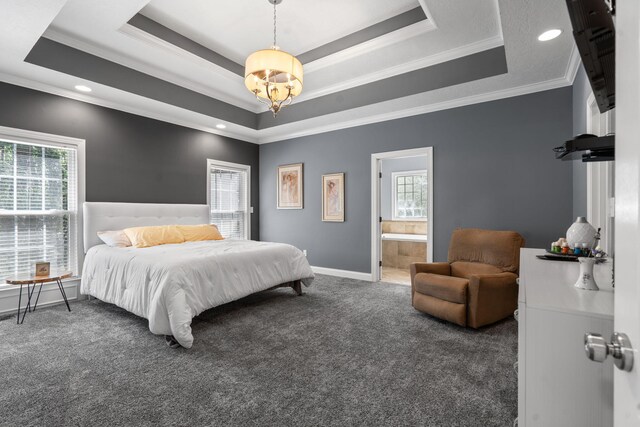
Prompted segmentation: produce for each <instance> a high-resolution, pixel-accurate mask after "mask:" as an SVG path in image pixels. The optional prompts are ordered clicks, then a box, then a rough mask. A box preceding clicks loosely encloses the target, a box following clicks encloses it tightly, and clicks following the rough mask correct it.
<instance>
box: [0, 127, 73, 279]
mask: <svg viewBox="0 0 640 427" xmlns="http://www.w3.org/2000/svg"><path fill="white" fill-rule="evenodd" d="M76 157H77V152H76V149H75V148H67V147H60V146H42V145H32V144H27V143H15V142H7V141H1V140H0V279H5V278H7V277H9V276H15V275H18V274H25V273H33V271H34V264H35V263H36V262H38V261H48V262H50V263H51V270H52V271H55V270H58V271H61V270H69V271H72V272H74V273H77V268H78V257H77V254H78V247H77V242H78V239H77V232H78V231H77V206H78V194H77V192H78V177H77V159H76ZM3 281H4V280H3Z"/></svg>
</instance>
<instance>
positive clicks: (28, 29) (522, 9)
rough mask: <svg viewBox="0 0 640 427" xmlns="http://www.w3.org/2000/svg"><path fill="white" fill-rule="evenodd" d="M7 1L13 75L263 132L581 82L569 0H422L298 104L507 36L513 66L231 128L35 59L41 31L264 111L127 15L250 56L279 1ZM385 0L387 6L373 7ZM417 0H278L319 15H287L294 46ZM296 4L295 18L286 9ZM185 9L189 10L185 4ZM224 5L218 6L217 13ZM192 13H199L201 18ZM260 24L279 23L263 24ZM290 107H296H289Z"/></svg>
mask: <svg viewBox="0 0 640 427" xmlns="http://www.w3.org/2000/svg"><path fill="white" fill-rule="evenodd" d="M2 1H3V4H2V8H3V15H5V20H4V22H5V23H9V25H4V26H0V50H1V51H2V53H3V54H2V57H1V58H0V80H1V81H6V82H9V83H14V84H18V85H22V86H26V87H32V88H35V89H38V90H43V91H47V92H51V93H56V94H59V95H62V96H68V97H71V98H75V99H81V100H83V101H87V102H92V103H95V104H99V105H105V106H108V107H111V108H116V109H120V110H123V111H128V112H132V113H135V114H140V115H145V116H149V117H153V118H157V119H160V120H165V121H169V122H172V123H177V124H180V125H184V126H189V127H193V128H196V129H201V130H205V131H209V132H213V133H218V134H224V135H228V136H233V137H236V138H239V139H244V140H248V141H252V142H271V141H275V140H280V139H286V138H290V137H293V136H297V135H306V134H312V133H318V132H322V131H327V130H331V129H337V128H341V127H349V126H355V125H359V124H364V123H370V122H375V121H381V120H389V119H392V118H397V117H403V116H407V115H413V114H420V113H424V112H428V111H434V110H437V109H443V108H451V107H454V106H457V105H465V104H469V103H475V102H481V101H485V100H490V99H497V98H500V97H506V96H514V95H517V94H523V93H530V92H534V91H538V90H545V89H549V88H553V87H561V86H567V85H570V84H571V83H572V82H573V77H574V76H575V71H576V70H577V65H578V58H577V55H576V52H575V49H574V47H573V46H574V43H573V39H572V35H571V31H570V23H569V19H568V14H567V12H566V4H565V1H564V0H536V1H535V2H532V1H530V0H420V5H421V6H422V7H423V8H424V9H425V13H426V14H427V16H428V17H429V18H430V19H429V21H423V22H419V23H416V24H413V25H412V26H410V27H407V28H404V29H401V30H398V31H395V32H393V33H390V34H387V35H384V36H382V37H379V38H377V39H374V40H372V41H370V42H367V43H364V44H362V45H360V46H356V47H354V48H351V49H348V50H346V51H343V52H338V53H337V54H334V55H331V56H329V57H326V58H323V59H320V60H318V61H314V62H312V63H310V64H305V88H304V91H303V94H302V96H301V97H299V99H297V100H296V101H295V102H294V104H293V105H292V106H291V107H289V108H295V103H296V102H303V101H304V100H308V99H312V98H314V97H317V96H322V95H326V94H328V93H333V92H336V91H340V90H343V89H346V88H349V87H354V86H358V85H361V84H365V83H368V82H372V81H376V80H379V79H382V78H386V77H390V76H395V75H399V74H402V73H404V72H407V71H411V70H415V69H418V68H423V67H426V66H429V65H433V64H437V63H439V62H444V61H447V60H450V59H454V58H458V57H461V56H465V55H469V54H472V53H476V52H480V51H482V50H486V49H488V48H492V47H496V46H499V45H502V44H504V46H505V50H506V56H507V63H508V68H509V72H508V73H507V74H504V75H499V76H494V77H490V78H485V79H482V80H478V81H473V82H469V83H464V84H459V85H456V86H452V87H447V88H443V89H438V90H433V91H429V92H425V93H420V94H416V95H412V96H408V97H404V98H400V99H395V100H392V101H387V102H381V103H378V104H373V105H368V106H365V107H360V108H356V109H351V110H348V111H343V112H340V113H335V114H330V115H325V116H321V117H316V118H311V119H308V120H303V121H299V122H295V123H290V124H283V125H280V126H275V127H272V128H268V129H264V130H260V131H256V130H254V129H249V128H246V127H243V126H238V125H234V124H232V123H226V124H227V129H225V130H224V131H220V130H218V129H216V128H215V125H216V124H218V123H219V122H220V120H219V119H217V118H215V117H209V116H205V115H203V114H199V113H195V112H192V111H189V110H185V109H182V108H179V107H175V106H173V105H170V104H166V103H162V102H158V101H155V100H151V99H148V98H145V97H142V96H138V95H134V94H131V93H128V92H124V91H121V90H119V89H116V88H112V87H108V86H104V85H100V84H98V83H95V82H85V81H81V79H78V78H76V77H73V76H70V75H67V74H63V73H59V72H56V71H52V70H49V69H46V68H43V67H38V66H36V65H33V64H29V63H25V62H24V58H25V56H26V55H27V54H28V53H29V51H30V49H31V47H32V46H33V44H34V43H35V42H36V41H37V40H38V38H39V37H40V36H41V35H43V34H45V35H46V36H47V37H49V38H52V39H54V40H57V41H59V42H61V43H64V44H67V45H70V46H72V47H76V48H78V49H80V50H83V51H86V52H88V53H91V54H94V55H97V56H100V57H103V58H105V59H108V60H111V61H114V62H117V63H119V64H122V65H125V66H127V67H130V68H133V69H136V70H138V71H142V72H144V73H147V74H150V75H152V76H155V77H158V78H161V79H163V80H167V81H169V82H172V83H175V84H178V85H180V86H183V87H186V88H188V89H192V90H195V91H197V92H200V93H203V94H205V95H208V96H211V97H214V98H217V99H220V100H222V101H224V102H227V103H230V104H233V105H236V106H239V107H242V108H245V109H249V110H251V111H255V112H259V111H264V110H263V109H262V108H261V107H260V106H258V105H257V104H256V102H255V99H254V98H253V96H252V95H251V94H250V93H249V92H248V91H247V90H246V89H245V88H244V85H243V82H242V78H241V77H239V76H237V75H235V74H233V73H231V72H229V71H227V70H225V69H223V68H221V67H219V66H216V65H214V64H212V63H209V62H207V61H204V60H203V59H201V58H198V57H196V56H194V55H191V54H188V53H185V52H184V51H180V50H179V49H176V48H172V47H171V46H166V45H165V44H163V43H159V42H158V41H157V40H153V39H152V38H148V37H140V36H139V34H136V32H135V31H130V30H131V27H130V26H127V25H126V22H127V21H128V20H129V19H130V18H131V17H132V16H134V15H135V14H136V13H138V12H140V11H141V10H142V9H143V8H144V11H145V14H146V15H147V16H149V17H151V18H154V19H157V20H158V21H160V22H162V23H163V24H164V25H166V26H171V28H172V29H174V30H175V31H178V32H180V33H182V34H183V35H186V36H188V37H191V38H193V39H194V40H195V41H198V42H200V43H202V44H205V45H207V46H209V47H210V48H212V49H214V50H217V51H218V52H220V53H225V54H228V55H229V56H230V57H232V59H234V60H238V58H240V59H242V58H243V57H244V55H245V53H242V51H243V50H247V51H252V50H253V49H255V48H254V47H253V44H255V43H259V44H260V45H259V46H258V47H257V48H263V47H265V43H266V45H267V46H268V45H269V44H270V43H271V42H270V33H269V30H268V27H269V25H270V19H271V17H270V9H269V6H270V5H269V4H268V3H267V1H266V0H234V1H231V2H226V3H225V2H220V1H217V2H215V4H216V5H217V6H218V8H219V10H218V9H216V8H213V7H212V6H210V5H211V4H213V2H205V1H202V0H200V1H195V0H186V1H181V2H179V4H180V6H179V7H178V6H175V5H176V4H177V3H178V2H171V1H169V0H153V1H151V2H149V0H2ZM248 2H251V5H253V6H254V7H253V8H250V9H251V10H250V13H249V12H247V16H248V18H246V19H247V21H246V23H245V19H244V18H243V19H241V20H240V21H237V20H236V21H234V19H229V16H236V17H238V16H241V15H242V12H243V11H244V10H245V8H248V6H247V5H246V3H248ZM262 3H264V4H262ZM374 3H375V5H373V6H375V7H372V4H374ZM203 4H205V5H209V6H203V7H204V8H205V9H204V10H202V11H201V10H198V9H197V6H198V5H201V6H202V5H203ZM336 4H339V5H340V6H336ZM345 4H346V5H345ZM415 5H416V3H415V2H412V1H405V0H398V1H395V0H394V1H393V2H389V1H382V0H349V1H348V2H345V1H339V0H323V1H312V0H284V2H283V3H282V4H281V5H280V6H278V8H279V10H278V15H279V16H280V15H282V18H283V22H285V20H286V19H289V20H291V21H296V19H297V21H299V22H302V21H306V20H308V21H309V22H311V21H313V23H314V25H313V26H312V25H311V24H309V25H308V26H307V27H305V31H300V30H297V29H295V30H294V28H293V27H290V31H291V32H292V33H293V36H291V35H290V34H291V33H290V34H286V32H285V31H286V28H285V27H286V24H285V25H283V29H282V35H281V37H280V41H279V44H280V45H281V46H282V47H283V48H284V49H289V50H292V51H295V50H296V49H299V50H301V51H305V50H308V49H309V46H311V47H314V46H316V45H319V44H324V43H326V42H327V41H331V38H333V39H335V38H336V37H340V36H342V35H345V33H349V32H351V31H353V30H357V29H361V28H363V27H366V26H368V25H371V24H374V23H376V22H379V21H380V20H383V19H386V18H388V17H391V16H393V15H395V14H397V13H401V12H403V11H405V10H408V9H411V8H413V7H414V6H415ZM243 6H244V8H243ZM172 8H175V9H176V10H174V11H173V12H176V13H173V12H171V10H172ZM287 8H288V9H289V11H288V12H287V13H290V15H289V18H286V16H285V9H287ZM259 9H264V13H265V14H266V15H268V16H264V17H262V16H260V14H258V12H256V11H257V10H259ZM154 10H155V11H154ZM160 10H163V11H164V13H168V14H172V16H173V17H172V19H173V21H172V22H169V21H168V20H163V19H164V18H162V19H161V18H160V17H159V16H158V15H156V16H152V14H153V13H160V12H159V11H160ZM178 10H179V11H180V13H177V11H178ZM310 10H313V11H314V12H316V13H320V12H323V11H324V12H323V13H321V14H320V16H326V15H327V13H328V12H327V11H332V12H333V14H330V15H329V18H324V19H317V16H318V15H316V14H314V13H307V12H308V11H310ZM336 10H339V11H340V13H339V14H337V15H339V17H337V16H336V14H335V11H336ZM149 11H154V12H149ZM214 11H216V12H218V13H214V14H213V15H211V13H212V12H214ZM383 11H384V13H383ZM227 12H229V13H227ZM207 14H208V15H207ZM189 16H191V18H192V19H191V21H189ZM207 16H223V17H227V19H223V22H222V23H221V25H220V26H219V27H217V28H216V30H215V31H219V32H218V33H215V34H216V35H215V36H214V30H213V29H211V31H210V32H209V33H207V31H206V22H207ZM292 17H297V18H296V19H293V18H292ZM214 19H216V18H214ZM263 21H264V22H263ZM185 22H191V25H190V26H189V25H186V24H185ZM222 24H224V25H222ZM179 25H182V26H183V27H179ZM260 25H264V26H265V28H267V29H266V30H263V29H260V28H259V26H260ZM187 27H189V28H187ZM554 27H557V28H561V29H563V30H564V33H563V34H562V35H561V36H560V37H559V38H558V39H555V40H553V41H550V42H547V43H540V42H538V41H537V36H538V34H540V33H541V32H543V31H544V30H546V29H549V28H554ZM263 31H266V32H267V34H266V36H265V35H263V34H262V33H263ZM196 33H198V34H199V35H196ZM329 34H331V37H330V36H329ZM199 37H202V39H199ZM207 37H209V39H206V38H207ZM265 38H266V40H265ZM220 40H225V41H224V42H223V43H222V45H224V46H227V47H229V46H233V48H230V47H229V51H224V52H223V49H221V48H220V47H219V46H217V45H216V44H215V43H216V41H217V43H220ZM234 40H235V41H234ZM287 44H288V45H287ZM229 52H231V53H229ZM234 52H235V53H234ZM296 53H297V52H296ZM233 55H239V56H233ZM239 62H242V61H241V60H239ZM79 83H84V84H88V85H89V86H91V87H92V88H93V89H94V90H93V92H92V93H91V94H80V93H78V92H75V91H73V89H72V88H73V86H74V85H76V84H79ZM281 114H286V110H284V111H283V112H282V113H281Z"/></svg>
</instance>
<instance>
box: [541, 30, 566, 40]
mask: <svg viewBox="0 0 640 427" xmlns="http://www.w3.org/2000/svg"><path fill="white" fill-rule="evenodd" d="M560 34H562V30H558V29H557V28H556V29H553V30H549V31H545V32H544V33H542V34H540V35H539V36H538V40H540V41H541V42H546V41H549V40H553V39H555V38H556V37H558V36H559V35H560Z"/></svg>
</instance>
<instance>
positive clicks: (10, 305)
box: [0, 279, 80, 317]
mask: <svg viewBox="0 0 640 427" xmlns="http://www.w3.org/2000/svg"><path fill="white" fill-rule="evenodd" d="M63 286H64V291H65V293H66V294H67V299H68V300H69V301H72V300H77V299H78V295H79V290H80V279H72V280H65V281H64V282H63ZM39 288H40V286H39V285H38V288H37V289H36V290H35V292H36V294H37V292H38V289H39ZM26 291H27V287H26V286H25V287H24V288H23V290H22V307H21V308H24V307H26V305H27V301H26V298H25V293H26ZM19 295H20V286H13V285H7V286H5V285H3V286H2V287H0V315H4V314H11V313H16V310H17V307H18V296H19ZM34 298H35V295H34ZM34 302H35V300H34ZM54 304H64V300H63V299H62V295H60V290H59V289H58V286H56V284H55V283H47V284H45V285H43V286H42V293H41V294H40V299H39V300H38V307H46V306H48V305H54ZM65 310H66V307H65ZM27 317H28V316H27Z"/></svg>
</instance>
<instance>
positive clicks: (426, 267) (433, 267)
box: [410, 262, 451, 280]
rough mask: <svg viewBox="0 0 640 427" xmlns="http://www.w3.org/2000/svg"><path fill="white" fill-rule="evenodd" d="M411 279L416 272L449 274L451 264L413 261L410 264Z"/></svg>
mask: <svg viewBox="0 0 640 427" xmlns="http://www.w3.org/2000/svg"><path fill="white" fill-rule="evenodd" d="M410 269H411V280H413V278H414V277H415V275H416V274H418V273H431V274H440V275H442V276H451V264H449V263H448V262H413V263H411V266H410Z"/></svg>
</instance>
